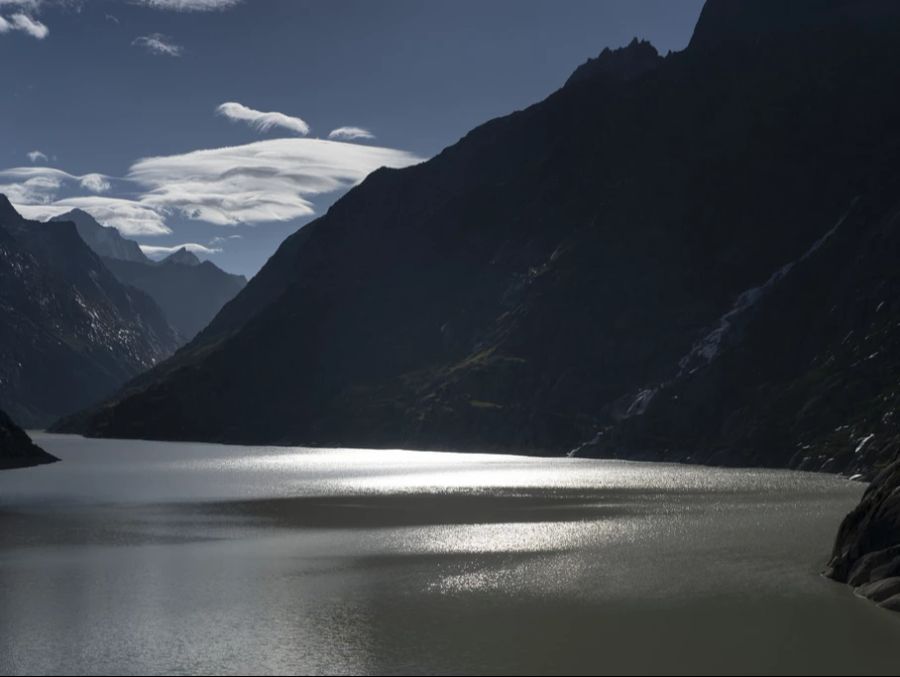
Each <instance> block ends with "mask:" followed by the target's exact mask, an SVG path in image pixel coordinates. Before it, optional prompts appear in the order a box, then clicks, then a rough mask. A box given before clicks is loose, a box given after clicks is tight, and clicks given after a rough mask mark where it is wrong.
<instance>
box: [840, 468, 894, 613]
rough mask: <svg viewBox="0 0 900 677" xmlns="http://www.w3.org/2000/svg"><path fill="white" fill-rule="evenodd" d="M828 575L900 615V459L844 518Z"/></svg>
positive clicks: (878, 479) (885, 471)
mask: <svg viewBox="0 0 900 677" xmlns="http://www.w3.org/2000/svg"><path fill="white" fill-rule="evenodd" d="M825 575H826V576H828V577H829V578H831V579H833V580H835V581H839V582H841V583H846V584H848V585H851V586H853V587H854V588H855V589H856V592H857V594H859V595H860V596H862V597H865V598H867V599H870V600H871V601H873V602H875V603H876V604H878V605H879V606H880V607H882V608H885V609H890V610H892V611H900V456H898V457H897V459H895V461H894V463H893V464H892V465H890V466H888V467H887V468H886V469H885V470H883V471H882V472H881V473H880V474H879V475H878V476H877V477H876V478H875V480H874V481H873V482H872V484H871V486H870V487H869V488H868V489H867V490H866V493H865V495H864V496H863V499H862V501H861V502H860V504H859V506H858V507H857V508H856V509H855V510H854V511H853V512H852V513H850V514H849V515H848V516H847V517H846V519H845V520H844V522H843V524H842V525H841V528H840V531H839V532H838V536H837V541H836V542H835V546H834V552H833V553H832V559H831V562H830V563H829V565H828V569H827V570H826V571H825Z"/></svg>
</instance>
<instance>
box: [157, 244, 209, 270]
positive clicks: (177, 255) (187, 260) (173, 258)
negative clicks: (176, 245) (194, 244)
mask: <svg viewBox="0 0 900 677" xmlns="http://www.w3.org/2000/svg"><path fill="white" fill-rule="evenodd" d="M162 262H163V263H177V264H179V265H182V266H199V265H200V263H201V261H200V259H199V258H197V255H196V254H194V253H193V252H191V251H188V249H187V247H182V248H181V249H179V250H178V251H176V252H174V253H172V254H169V256H167V257H166V258H164V259H163V261H162Z"/></svg>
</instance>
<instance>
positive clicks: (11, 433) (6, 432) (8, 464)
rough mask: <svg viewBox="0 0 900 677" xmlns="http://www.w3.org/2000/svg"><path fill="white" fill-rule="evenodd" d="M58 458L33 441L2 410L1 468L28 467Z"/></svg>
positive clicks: (0, 419)
mask: <svg viewBox="0 0 900 677" xmlns="http://www.w3.org/2000/svg"><path fill="white" fill-rule="evenodd" d="M58 460H59V459H58V458H56V457H54V456H51V455H50V454H48V453H47V452H46V451H44V450H43V449H41V448H40V447H38V446H37V445H36V444H35V443H34V442H32V441H31V438H29V437H28V435H27V434H26V433H25V431H24V430H22V429H21V428H19V426H17V425H16V424H15V423H13V422H12V420H11V419H10V418H9V416H7V415H6V414H5V413H4V412H3V411H0V470H9V469H12V468H27V467H29V466H34V465H44V464H47V463H54V462H56V461H58Z"/></svg>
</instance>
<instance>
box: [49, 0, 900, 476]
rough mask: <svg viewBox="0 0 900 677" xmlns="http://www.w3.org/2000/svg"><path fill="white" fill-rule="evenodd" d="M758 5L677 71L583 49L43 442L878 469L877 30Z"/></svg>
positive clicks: (734, 12) (861, 19) (889, 70)
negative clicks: (560, 75)
mask: <svg viewBox="0 0 900 677" xmlns="http://www.w3.org/2000/svg"><path fill="white" fill-rule="evenodd" d="M789 4H790V3H789ZM785 7H786V4H785V3H782V2H749V1H747V2H743V1H740V0H714V1H711V2H709V3H708V4H707V6H706V7H705V9H704V11H703V13H702V15H701V18H700V21H699V23H698V26H697V30H696V34H695V37H694V39H693V40H692V43H691V46H690V47H689V48H688V49H686V50H685V51H683V52H680V53H676V54H670V55H668V56H667V57H665V58H660V57H659V56H658V55H657V54H656V52H655V50H654V49H653V48H652V47H651V46H650V45H648V44H647V43H642V42H640V41H634V42H632V43H631V45H629V46H628V47H626V48H623V49H622V50H616V51H612V50H607V51H605V52H604V53H603V54H601V55H600V56H599V57H598V58H597V59H594V60H591V61H589V62H588V63H587V64H585V65H583V66H582V67H580V68H579V69H578V71H576V73H575V74H574V75H573V77H572V78H571V79H570V81H569V82H568V83H567V84H566V86H565V87H563V88H562V89H560V90H559V91H557V92H555V93H554V94H552V95H551V96H550V97H548V98H547V99H546V100H545V101H543V102H541V103H539V104H536V105H534V106H532V107H530V108H528V109H526V110H523V111H519V112H516V113H514V114H512V115H510V116H507V117H505V118H500V119H496V120H492V121H490V122H488V123H487V124H485V125H482V126H481V127H479V128H477V129H475V130H473V131H472V132H470V133H469V134H468V135H466V136H465V138H463V139H462V140H460V141H459V142H458V143H456V144H454V145H453V146H451V147H449V148H447V149H446V150H444V151H443V152H442V153H440V154H439V155H438V156H436V157H435V158H433V159H431V160H430V161H428V162H426V163H423V164H421V165H418V166H416V167H411V168H407V169H403V170H388V169H382V170H379V171H376V172H374V173H373V174H371V175H370V176H369V177H368V178H367V179H366V180H365V181H364V182H363V183H362V184H361V185H360V186H358V187H357V188H355V189H354V190H352V191H350V192H349V193H348V194H347V195H346V196H344V197H343V198H342V199H341V200H339V201H338V202H337V203H336V204H335V205H334V206H333V207H332V208H331V209H330V210H329V211H328V213H327V214H326V215H324V216H323V217H321V218H319V219H318V220H316V221H314V222H313V223H311V224H309V225H308V226H306V227H304V228H303V229H301V230H300V231H299V232H297V233H296V234H295V235H294V236H292V237H291V238H289V239H288V240H287V241H286V242H285V243H284V244H283V245H282V247H281V248H280V249H279V251H278V252H277V253H276V254H275V256H273V258H272V259H271V260H270V261H269V263H268V264H267V265H266V267H264V269H263V270H262V271H261V272H260V274H259V275H258V276H257V277H256V278H255V279H254V280H252V281H251V282H250V283H249V284H248V285H247V287H246V288H245V289H244V291H243V292H241V293H240V294H239V295H238V296H237V297H236V298H235V299H234V300H233V301H232V302H230V303H229V304H227V305H226V306H225V307H224V308H223V310H222V312H220V313H219V315H218V316H217V317H216V319H215V320H214V321H213V322H212V324H211V325H210V326H209V327H208V328H207V329H206V330H204V331H203V332H201V333H200V335H199V336H198V337H197V338H196V339H195V340H194V341H193V342H192V343H191V344H190V345H189V346H187V347H186V348H185V349H183V350H182V351H180V352H179V353H178V355H176V356H175V357H174V358H173V359H172V360H169V361H168V362H166V363H164V364H162V365H161V366H159V367H158V368H156V369H154V370H153V371H151V372H150V373H148V374H145V375H142V376H141V377H139V378H138V379H136V380H135V381H133V382H132V383H131V384H129V385H128V386H127V387H126V388H125V389H123V390H122V391H121V392H120V393H119V394H118V395H117V396H116V397H115V398H114V399H112V400H111V401H109V402H107V403H106V404H104V405H103V406H102V407H100V408H97V409H94V410H91V411H88V412H85V413H83V414H81V415H79V416H76V417H73V418H71V419H69V420H67V421H64V422H63V423H62V424H61V425H60V426H59V428H60V429H61V430H68V431H77V432H84V433H86V434H89V435H100V436H121V437H151V438H164V439H190V440H215V441H230V442H261V443H297V444H319V445H345V446H359V447H381V446H389V447H407V448H434V449H458V450H459V449H472V450H481V451H488V450H495V451H512V452H529V453H565V452H567V451H568V450H570V449H572V448H574V447H579V448H580V453H585V454H594V455H623V456H627V457H629V458H665V459H667V460H689V461H695V462H711V463H724V464H754V465H770V466H791V467H807V468H810V469H830V470H834V471H841V470H845V471H856V470H866V469H869V468H873V467H877V466H879V465H881V464H883V463H884V462H885V459H886V458H887V456H888V455H889V452H890V444H891V442H890V440H891V439H896V438H895V437H894V438H892V437H891V436H892V435H894V436H895V435H896V427H895V426H896V422H895V420H894V418H893V413H892V412H893V408H894V406H895V402H896V401H895V398H896V395H894V394H893V390H892V389H891V387H890V385H889V384H890V383H896V382H897V379H896V369H897V365H898V358H900V346H898V344H897V341H896V327H897V318H898V315H900V307H898V306H897V304H896V301H895V299H896V298H897V295H896V293H895V291H896V272H895V270H894V268H893V266H892V265H891V264H892V262H893V261H895V260H896V256H895V252H896V249H895V248H896V244H897V238H898V236H897V230H898V225H897V221H896V219H894V216H893V215H894V213H895V211H894V210H895V208H896V204H895V199H894V197H893V196H894V195H896V188H897V187H898V185H900V126H898V125H897V123H896V120H898V119H900V97H898V96H897V95H896V92H895V88H894V87H893V86H892V83H893V82H894V80H895V78H896V74H897V73H898V72H900V45H898V43H897V41H896V39H895V35H896V30H897V29H898V28H900V20H898V16H897V15H898V12H897V11H896V6H895V5H893V4H891V3H885V2H881V1H878V0H862V1H860V2H854V3H851V2H847V1H839V0H801V1H800V2H797V3H792V4H790V7H789V9H787V10H786V9H785ZM786 12H787V14H786ZM810 328H813V329H814V331H810ZM851 331H852V333H850V332H851ZM848 334H849V337H847V336H848ZM845 339H846V340H845ZM873 346H874V347H873ZM870 348H871V349H870ZM876 353H877V355H875V356H873V357H870V356H872V355H874V354H876ZM871 373H875V376H874V377H873V378H869V376H868V375H869V374H871ZM768 421H772V422H773V424H772V425H771V426H768V425H767V422H768ZM836 429H837V430H836ZM875 430H877V431H878V432H877V434H876V436H875V437H874V438H873V437H868V436H869V435H871V434H873V431H875ZM865 439H868V441H866V442H865V443H864V442H863V441H864V440H865ZM586 440H593V442H591V443H590V444H588V445H587V446H583V445H584V443H585V441H586ZM606 440H614V441H615V444H607V443H606ZM873 440H875V442H874V443H873ZM810 444H816V445H821V446H819V447H816V449H815V450H813V451H806V445H810ZM860 445H862V446H860Z"/></svg>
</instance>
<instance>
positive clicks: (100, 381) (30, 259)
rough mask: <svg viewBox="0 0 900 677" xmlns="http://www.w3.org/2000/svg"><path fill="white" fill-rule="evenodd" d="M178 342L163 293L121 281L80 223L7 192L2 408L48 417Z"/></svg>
mask: <svg viewBox="0 0 900 677" xmlns="http://www.w3.org/2000/svg"><path fill="white" fill-rule="evenodd" d="M175 347H176V336H175V334H174V332H173V331H172V329H171V328H170V327H169V325H168V323H167V322H166V320H165V318H164V317H163V314H162V311H161V310H160V309H159V308H158V307H157V305H156V304H155V303H154V302H153V300H152V299H150V298H149V297H148V296H146V295H145V294H144V293H143V292H141V291H138V290H137V289H133V288H130V287H127V286H125V285H123V284H122V283H120V282H119V281H118V280H117V279H116V278H115V277H114V276H113V274H112V273H111V272H109V270H107V268H106V267H105V266H104V265H103V262H102V261H101V260H100V257H98V256H97V255H96V254H95V253H94V252H93V251H91V249H90V248H89V247H88V246H87V245H86V244H85V243H84V241H83V240H82V239H81V237H80V236H79V234H78V232H77V231H76V226H75V225H74V224H73V223H71V222H51V223H38V222H35V221H26V220H25V219H23V218H22V217H21V216H20V215H19V214H18V213H17V212H16V211H15V209H14V208H13V207H12V205H11V204H10V203H9V201H8V200H7V199H6V197H4V196H0V408H2V409H4V410H6V411H7V412H9V413H10V415H12V416H13V417H15V419H16V420H17V421H19V422H20V423H23V424H25V425H28V426H41V425H46V424H47V423H49V422H51V421H52V420H53V419H55V418H57V417H59V416H61V415H63V414H66V413H69V412H72V411H75V410H77V409H80V408H83V407H86V406H88V405H90V404H92V403H94V402H96V401H97V400H99V399H101V398H102V397H105V396H108V395H110V394H111V393H112V392H113V391H115V390H116V389H117V388H118V387H119V386H121V385H122V384H123V383H124V382H125V381H127V380H128V379H130V378H132V377H134V376H135V375H137V374H138V373H140V372H142V371H144V370H146V369H148V368H149V367H151V366H153V365H154V364H155V363H157V362H159V361H160V360H161V359H163V358H165V357H167V356H168V355H170V354H171V353H172V352H173V351H174V350H175Z"/></svg>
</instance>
